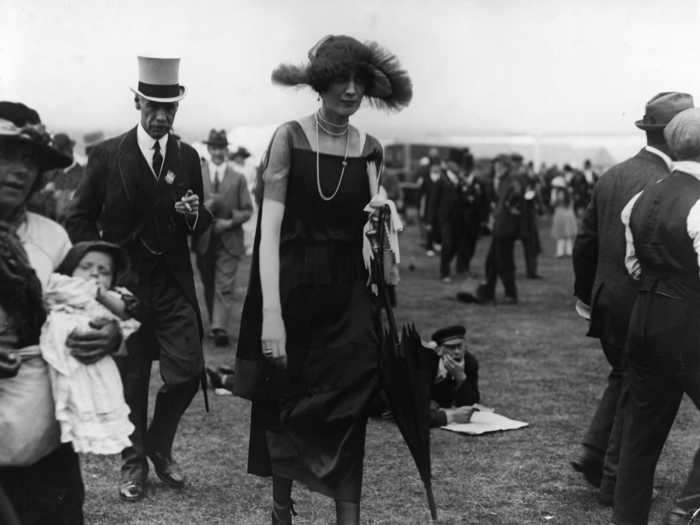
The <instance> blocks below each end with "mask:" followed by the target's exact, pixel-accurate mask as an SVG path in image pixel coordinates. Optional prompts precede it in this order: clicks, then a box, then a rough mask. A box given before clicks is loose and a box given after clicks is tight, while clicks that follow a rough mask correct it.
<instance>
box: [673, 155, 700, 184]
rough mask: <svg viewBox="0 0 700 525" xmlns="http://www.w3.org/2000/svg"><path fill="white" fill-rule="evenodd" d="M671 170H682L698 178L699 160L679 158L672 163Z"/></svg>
mask: <svg viewBox="0 0 700 525" xmlns="http://www.w3.org/2000/svg"><path fill="white" fill-rule="evenodd" d="M673 171H682V172H683V173H687V174H689V175H692V176H693V177H695V178H696V179H698V180H700V162H695V161H694V160H679V161H678V162H674V163H673Z"/></svg>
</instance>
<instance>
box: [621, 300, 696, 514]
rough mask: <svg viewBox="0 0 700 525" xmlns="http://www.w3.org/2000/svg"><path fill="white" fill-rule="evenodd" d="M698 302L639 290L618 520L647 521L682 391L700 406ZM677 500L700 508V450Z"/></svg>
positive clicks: (632, 330) (632, 332)
mask: <svg viewBox="0 0 700 525" xmlns="http://www.w3.org/2000/svg"><path fill="white" fill-rule="evenodd" d="M698 315H700V307H699V306H698V305H690V304H689V302H688V301H686V300H682V299H673V298H670V297H667V296H661V295H656V294H654V293H651V292H641V293H640V294H639V295H638V297H637V302H636V303H635V306H634V310H633V312H632V319H631V321H630V330H629V335H628V344H629V367H628V374H629V392H628V397H627V402H626V403H625V406H624V422H623V429H622V443H621V450H620V462H619V465H618V471H617V483H616V485H615V511H614V515H613V518H614V522H615V523H616V524H619V525H638V524H646V523H647V520H648V516H649V508H650V506H651V495H652V490H653V482H654V472H655V470H656V463H657V461H658V459H659V456H660V454H661V450H662V448H663V446H664V443H665V442H666V438H667V437H668V433H669V431H670V429H671V426H672V424H673V421H674V419H675V417H676V413H677V412H678V407H679V405H680V402H681V399H682V397H683V393H684V392H685V393H687V394H688V395H689V396H690V398H691V399H692V400H693V403H695V406H696V407H698V408H699V409H700V351H699V350H698V348H700V329H698V328H697V319H698ZM676 504H677V505H679V506H681V507H683V508H684V509H686V510H691V509H693V508H696V507H700V451H699V452H698V453H696V455H695V458H694V461H693V466H692V469H691V472H690V475H689V477H688V480H687V482H686V485H685V487H684V488H683V491H682V493H681V496H680V497H679V498H678V500H677V501H676Z"/></svg>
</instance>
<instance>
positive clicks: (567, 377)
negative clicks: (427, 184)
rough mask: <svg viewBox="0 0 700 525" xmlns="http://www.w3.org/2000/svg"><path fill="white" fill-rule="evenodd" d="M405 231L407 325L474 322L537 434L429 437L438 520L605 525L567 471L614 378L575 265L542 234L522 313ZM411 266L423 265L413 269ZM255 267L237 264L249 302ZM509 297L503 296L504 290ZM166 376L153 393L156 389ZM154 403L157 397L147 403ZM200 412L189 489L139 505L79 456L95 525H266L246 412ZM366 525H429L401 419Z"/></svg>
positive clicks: (381, 465)
mask: <svg viewBox="0 0 700 525" xmlns="http://www.w3.org/2000/svg"><path fill="white" fill-rule="evenodd" d="M417 239H418V233H417V229H416V228H415V227H409V228H408V229H407V231H406V232H405V233H404V235H403V237H402V256H403V261H402V282H401V285H400V289H399V292H398V300H399V308H398V316H399V318H400V319H401V320H404V321H409V320H410V321H413V322H415V323H416V325H417V326H418V327H419V329H420V331H421V332H422V335H423V336H424V338H428V337H429V335H430V333H431V332H432V330H434V329H436V328H438V327H440V326H442V325H446V324H449V323H464V324H466V326H467V338H468V343H469V346H470V348H471V350H472V351H473V352H474V354H475V355H476V356H477V358H478V359H479V361H480V387H481V394H482V402H483V403H484V404H486V405H490V406H493V407H495V408H496V410H497V411H498V412H500V413H502V414H504V415H507V416H509V417H512V418H514V419H519V420H522V421H527V422H529V423H530V426H529V427H528V428H525V429H523V430H517V431H513V432H506V433H501V434H491V435H486V436H480V437H466V436H462V435H458V434H454V433H450V432H447V431H443V430H435V431H433V434H432V457H433V477H434V490H435V496H436V500H437V504H438V510H439V515H440V523H442V524H458V523H459V524H461V523H466V524H539V523H547V524H564V525H578V524H583V525H587V524H607V523H609V521H610V510H609V509H608V508H604V507H601V506H600V505H598V503H597V502H596V499H595V493H594V492H593V490H592V489H591V488H589V487H588V486H587V485H586V484H585V482H584V481H583V479H582V478H580V477H579V476H578V475H576V474H575V473H574V472H573V471H572V470H571V468H570V467H569V460H570V459H572V458H573V457H574V456H575V455H576V454H577V453H578V443H579V441H580V439H581V437H582V434H583V432H584V430H585V427H586V425H587V423H588V420H589V418H590V417H591V415H592V413H593V410H594V407H595V404H596V402H597V400H598V398H599V396H600V393H601V391H602V388H603V386H604V384H605V378H606V375H607V372H608V369H607V366H606V363H605V362H604V358H603V355H602V352H601V350H600V349H599V347H598V344H597V341H595V340H592V339H588V338H586V337H584V333H585V330H586V326H585V323H584V321H582V320H581V319H579V318H578V317H577V316H576V314H575V313H574V310H573V301H572V297H571V289H572V272H571V262H570V260H568V259H566V260H559V259H555V258H554V257H553V256H552V246H551V244H552V243H551V241H550V239H549V236H548V230H547V229H546V228H545V229H543V232H542V240H543V243H544V252H545V253H544V254H543V255H542V257H541V258H540V266H541V269H540V273H541V274H542V275H544V277H545V279H543V280H541V281H527V280H524V279H523V278H522V275H523V268H522V266H523V262H522V261H523V258H522V253H521V251H520V247H518V249H517V251H516V262H517V264H518V269H519V270H518V277H519V282H518V285H519V289H520V297H521V303H520V304H519V305H518V306H506V305H497V306H477V305H464V304H460V303H457V302H456V301H455V300H454V299H453V298H454V296H455V293H456V292H457V291H458V290H459V289H462V288H465V289H472V288H473V287H474V286H475V284H476V281H474V280H472V281H455V282H453V283H452V284H449V285H448V284H442V283H441V282H440V281H439V280H438V279H437V273H438V259H437V258H428V257H426V256H425V255H424V253H423V251H422V250H420V249H418V246H417ZM488 242H489V240H488V239H483V240H482V241H480V244H479V250H478V254H477V257H476V259H475V261H474V264H473V268H474V269H476V270H478V271H479V272H480V273H482V272H483V259H484V255H485V251H486V249H487V245H488ZM409 262H413V264H414V265H415V270H414V271H409V270H408V264H409ZM248 267H249V260H246V261H245V264H244V265H243V266H242V268H241V272H240V281H239V282H240V287H239V288H240V294H241V295H242V294H243V293H245V285H246V283H247V274H248ZM499 293H502V291H501V290H500V289H499ZM205 352H206V355H207V359H208V362H209V364H210V365H214V366H216V365H223V364H227V365H230V364H231V363H232V361H233V349H215V348H213V347H211V346H210V345H209V343H207V347H206V350H205ZM159 381H160V379H159V378H158V374H157V368H155V367H154V380H153V382H152V388H151V393H152V394H154V393H155V391H156V389H157V388H158V386H159ZM151 397H152V398H153V397H154V396H153V395H152V396H151ZM211 401H212V411H211V412H210V413H209V414H206V413H205V412H204V406H203V401H202V398H201V394H198V396H197V398H196V399H195V401H194V402H193V404H192V406H191V408H190V409H189V411H188V412H187V414H186V415H185V417H184V419H183V422H182V424H181V426H180V431H179V433H178V436H177V439H176V443H175V451H174V452H175V456H176V457H177V459H178V460H179V461H180V462H181V464H182V465H183V466H184V467H185V469H186V472H187V474H188V476H189V484H188V486H187V487H186V488H185V489H184V490H183V491H181V492H178V491H174V490H172V489H169V488H167V487H166V486H164V485H163V484H162V483H161V482H160V481H159V480H158V479H157V478H156V477H155V476H154V475H153V474H151V477H150V484H149V494H148V497H147V498H146V499H145V500H144V501H142V502H139V503H136V504H124V503H121V502H120V501H119V499H118V495H117V484H118V480H119V460H118V459H117V458H114V457H109V458H103V457H96V456H86V457H83V468H84V474H85V484H86V488H87V502H86V518H87V522H88V524H90V525H92V524H110V525H111V524H114V525H116V524H133V525H137V524H139V525H141V524H163V525H180V524H183V525H189V524H195V525H209V524H212V525H213V524H226V525H229V524H231V525H239V524H240V525H246V524H249V525H254V524H268V523H270V518H269V510H270V505H271V496H270V488H269V481H268V480H265V479H260V478H257V477H254V476H250V475H248V474H246V458H247V442H248V417H249V404H248V402H246V401H244V400H241V399H237V398H233V397H217V396H211ZM698 423H700V417H699V416H698V414H697V413H696V412H695V410H694V408H693V407H692V406H691V404H690V403H689V402H688V401H687V400H686V401H684V403H683V405H682V407H681V411H680V414H679V417H678V419H677V421H676V423H675V425H674V428H673V430H672V432H671V436H670V438H669V440H668V443H667V445H666V448H665V449H664V452H663V455H662V457H661V461H660V462H659V466H658V469H657V480H656V485H657V486H658V487H659V489H660V495H659V497H658V498H657V500H656V501H655V502H654V504H653V507H652V515H651V521H650V522H651V523H657V522H658V521H659V520H660V519H661V516H662V515H663V512H665V510H666V509H667V508H669V506H670V505H671V503H672V500H673V497H674V495H675V494H677V493H678V491H679V490H680V485H681V484H682V483H683V481H684V480H685V476H686V474H687V469H688V468H689V466H690V461H691V458H692V455H693V453H694V452H695V449H696V447H697V446H698V439H697V428H698ZM294 498H295V499H296V501H297V504H296V507H297V511H298V512H299V516H298V517H297V518H296V520H295V524H325V523H332V522H333V520H334V517H335V514H334V507H333V504H332V502H330V501H328V500H326V499H325V498H323V497H320V496H318V495H316V494H313V493H310V492H308V491H307V490H305V489H303V488H302V487H298V488H297V489H295V494H294ZM362 523H363V524H367V525H369V524H424V523H425V524H427V523H430V519H429V514H428V511H427V506H426V503H425V497H424V493H423V490H422V486H421V483H420V481H419V478H418V476H417V473H416V469H415V467H414V465H413V462H412V459H411V458H410V455H409V452H408V450H407V448H406V447H405V445H404V444H403V441H402V439H401V437H400V435H399V432H398V430H397V429H396V428H395V426H393V425H392V424H391V423H387V422H384V421H370V424H369V428H368V436H367V448H366V458H365V478H364V495H363V500H362Z"/></svg>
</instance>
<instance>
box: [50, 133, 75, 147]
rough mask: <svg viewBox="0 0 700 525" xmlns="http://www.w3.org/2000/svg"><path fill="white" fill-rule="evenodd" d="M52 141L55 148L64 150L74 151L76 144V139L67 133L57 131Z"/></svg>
mask: <svg viewBox="0 0 700 525" xmlns="http://www.w3.org/2000/svg"><path fill="white" fill-rule="evenodd" d="M52 142H53V146H54V148H56V149H57V150H58V151H62V152H67V151H73V146H75V141H74V140H72V139H71V138H70V137H69V136H68V135H66V134H65V133H56V134H55V135H54V136H53V141H52Z"/></svg>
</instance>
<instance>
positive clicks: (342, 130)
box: [316, 109, 350, 137]
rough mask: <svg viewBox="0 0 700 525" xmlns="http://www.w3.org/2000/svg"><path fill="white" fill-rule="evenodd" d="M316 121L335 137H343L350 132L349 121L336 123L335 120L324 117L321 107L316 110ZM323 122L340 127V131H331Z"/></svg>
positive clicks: (329, 125)
mask: <svg viewBox="0 0 700 525" xmlns="http://www.w3.org/2000/svg"><path fill="white" fill-rule="evenodd" d="M316 122H317V123H318V125H319V127H320V128H321V129H322V130H323V131H325V132H326V133H327V134H328V135H331V136H333V137H342V136H343V135H345V134H346V133H347V132H348V129H350V123H349V122H346V123H345V124H334V123H333V122H330V121H328V120H326V119H325V118H323V115H322V113H321V110H320V109H319V110H318V111H317V112H316ZM321 122H323V124H325V125H326V126H328V127H330V128H338V131H331V130H330V129H328V128H327V127H326V126H324V125H323V124H321Z"/></svg>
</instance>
